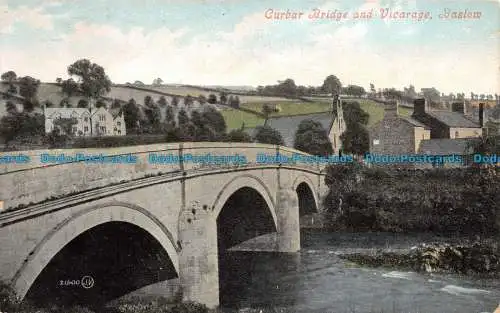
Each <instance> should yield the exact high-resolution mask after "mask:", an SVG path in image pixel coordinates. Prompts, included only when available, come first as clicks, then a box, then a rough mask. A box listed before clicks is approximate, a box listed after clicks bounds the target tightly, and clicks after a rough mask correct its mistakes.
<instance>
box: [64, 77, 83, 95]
mask: <svg viewBox="0 0 500 313" xmlns="http://www.w3.org/2000/svg"><path fill="white" fill-rule="evenodd" d="M61 90H62V92H63V93H64V94H66V95H67V96H68V97H71V96H73V95H75V94H77V93H78V91H79V88H78V84H77V82H75V81H74V80H73V78H70V79H66V80H64V81H62V83H61Z"/></svg>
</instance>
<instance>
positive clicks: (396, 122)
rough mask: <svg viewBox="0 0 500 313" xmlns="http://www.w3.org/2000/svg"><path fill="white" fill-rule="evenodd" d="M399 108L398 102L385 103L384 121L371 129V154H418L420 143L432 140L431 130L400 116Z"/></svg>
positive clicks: (415, 121)
mask: <svg viewBox="0 0 500 313" xmlns="http://www.w3.org/2000/svg"><path fill="white" fill-rule="evenodd" d="M398 106H399V104H398V102H396V101H388V102H385V104H384V117H383V119H382V120H380V121H379V122H377V123H375V125H373V126H372V127H370V128H369V130H368V132H369V136H370V153H372V154H384V155H388V154H390V155H399V154H407V155H410V154H416V153H417V152H418V148H419V146H420V142H421V141H422V140H427V139H430V136H431V130H430V128H429V127H427V126H426V125H425V124H422V123H420V122H419V121H417V120H415V119H413V118H410V117H403V116H399V114H398Z"/></svg>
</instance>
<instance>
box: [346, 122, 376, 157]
mask: <svg viewBox="0 0 500 313" xmlns="http://www.w3.org/2000/svg"><path fill="white" fill-rule="evenodd" d="M340 139H341V140H342V146H343V151H344V152H347V153H352V154H356V155H363V154H365V153H366V152H368V151H369V149H370V140H369V135H368V131H367V130H366V129H365V127H363V125H361V124H360V123H351V124H349V125H348V126H347V129H346V131H345V132H344V133H343V134H342V135H341V136H340Z"/></svg>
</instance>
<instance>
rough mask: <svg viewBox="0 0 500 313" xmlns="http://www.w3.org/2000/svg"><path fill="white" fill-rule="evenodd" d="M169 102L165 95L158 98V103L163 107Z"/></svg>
mask: <svg viewBox="0 0 500 313" xmlns="http://www.w3.org/2000/svg"><path fill="white" fill-rule="evenodd" d="M167 104H168V103H167V99H165V97H164V96H161V97H160V99H158V105H159V106H160V107H162V108H163V107H166V106H167Z"/></svg>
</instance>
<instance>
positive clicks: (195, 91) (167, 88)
mask: <svg viewBox="0 0 500 313" xmlns="http://www.w3.org/2000/svg"><path fill="white" fill-rule="evenodd" d="M142 88H147V89H150V90H154V91H158V92H164V93H168V94H175V95H179V96H187V95H191V96H193V97H197V96H199V95H204V96H205V97H207V98H208V96H209V95H210V94H211V93H213V94H215V95H216V96H217V97H218V96H219V92H220V91H219V90H217V89H212V88H209V87H198V86H186V85H162V86H152V85H146V86H144V87H142ZM234 92H235V93H241V91H234ZM227 93H228V95H229V94H231V92H230V91H227ZM238 97H239V98H240V103H264V102H293V101H297V100H296V99H288V98H283V97H264V96H246V95H238Z"/></svg>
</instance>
